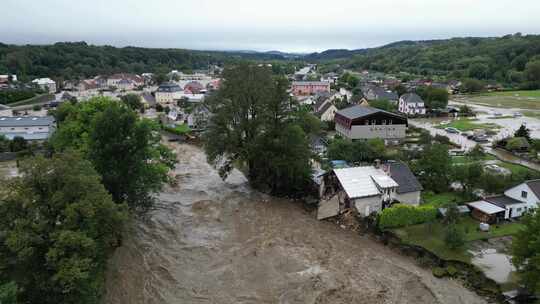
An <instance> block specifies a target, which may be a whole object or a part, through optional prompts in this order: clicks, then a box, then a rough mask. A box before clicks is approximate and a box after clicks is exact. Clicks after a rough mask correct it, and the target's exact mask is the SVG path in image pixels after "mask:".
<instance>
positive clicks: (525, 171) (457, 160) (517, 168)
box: [452, 154, 538, 176]
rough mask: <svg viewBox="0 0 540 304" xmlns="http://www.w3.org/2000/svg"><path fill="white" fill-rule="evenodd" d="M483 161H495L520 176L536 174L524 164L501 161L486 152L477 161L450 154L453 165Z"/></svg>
mask: <svg viewBox="0 0 540 304" xmlns="http://www.w3.org/2000/svg"><path fill="white" fill-rule="evenodd" d="M485 161H495V162H494V163H495V164H496V165H498V166H501V167H503V168H506V169H508V170H510V171H511V172H512V174H514V175H520V176H525V175H529V176H536V175H537V174H538V172H537V171H535V170H532V169H529V168H527V167H525V166H521V165H516V164H512V163H508V162H503V161H501V160H498V159H497V158H496V157H495V156H493V155H491V154H486V156H484V157H483V158H482V159H480V160H478V161H473V160H472V159H470V158H468V157H465V156H452V163H453V164H454V165H465V164H472V163H475V162H485Z"/></svg>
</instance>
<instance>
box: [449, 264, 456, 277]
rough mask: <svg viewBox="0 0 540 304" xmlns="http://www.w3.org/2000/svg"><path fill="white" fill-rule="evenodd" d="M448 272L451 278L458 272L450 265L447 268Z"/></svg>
mask: <svg viewBox="0 0 540 304" xmlns="http://www.w3.org/2000/svg"><path fill="white" fill-rule="evenodd" d="M446 272H447V273H448V275H449V276H451V277H453V276H455V275H456V274H457V272H458V270H457V268H456V267H454V266H452V265H450V266H448V267H446Z"/></svg>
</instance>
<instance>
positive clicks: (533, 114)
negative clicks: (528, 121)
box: [523, 111, 540, 118]
mask: <svg viewBox="0 0 540 304" xmlns="http://www.w3.org/2000/svg"><path fill="white" fill-rule="evenodd" d="M523 115H525V116H526V117H532V118H540V112H537V111H523Z"/></svg>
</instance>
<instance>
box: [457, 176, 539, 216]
mask: <svg viewBox="0 0 540 304" xmlns="http://www.w3.org/2000/svg"><path fill="white" fill-rule="evenodd" d="M539 204H540V179H537V180H530V181H526V182H524V183H521V184H519V185H517V186H514V187H512V188H510V189H508V190H506V191H505V192H504V194H503V195H499V196H493V197H485V198H483V199H482V200H480V201H477V202H474V203H469V204H468V205H469V207H471V208H472V209H473V216H474V217H476V218H477V219H479V220H483V221H486V222H497V221H498V220H503V219H512V218H517V217H520V216H522V215H523V214H524V213H525V212H527V211H528V210H532V209H536V208H538V205H539ZM493 206H495V207H493ZM475 211H476V212H475ZM488 211H489V212H488Z"/></svg>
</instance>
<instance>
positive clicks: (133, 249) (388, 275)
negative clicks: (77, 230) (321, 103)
mask: <svg viewBox="0 0 540 304" xmlns="http://www.w3.org/2000/svg"><path fill="white" fill-rule="evenodd" d="M174 147H175V149H176V150H177V153H178V157H179V164H178V165H177V167H176V170H175V174H176V175H177V176H178V178H177V180H178V186H175V187H169V188H167V189H165V190H164V192H163V193H161V194H160V196H159V203H158V204H157V206H156V208H155V210H153V211H152V212H150V214H148V216H147V217H146V218H144V219H138V220H134V222H133V223H132V228H131V229H130V231H128V232H127V233H126V238H125V240H124V243H123V245H122V247H120V248H119V249H118V250H117V251H116V252H115V254H114V256H113V257H112V259H111V261H110V265H109V268H108V273H107V277H106V279H107V284H106V295H105V303H108V304H112V303H118V304H120V303H122V304H123V303H131V304H137V303H145V304H147V303H148V304H150V303H283V304H286V303H334V304H340V303H452V304H455V303H485V302H484V300H483V299H481V298H480V297H478V296H477V295H475V294H474V293H473V292H471V291H469V290H467V289H465V288H464V287H462V286H461V285H460V283H459V282H456V281H452V280H447V279H437V278H435V277H433V275H432V274H431V272H430V271H429V270H426V269H422V268H420V267H418V266H416V264H415V262H414V260H412V259H410V258H408V257H405V256H401V255H399V254H398V253H396V252H394V251H392V250H391V249H389V248H387V247H385V246H383V245H382V244H380V243H379V242H377V241H375V240H373V239H371V238H370V237H369V236H366V235H364V236H362V235H359V234H358V233H355V232H350V231H346V230H343V229H341V228H339V226H336V225H335V224H333V223H330V222H320V221H317V220H316V219H315V216H314V215H313V214H311V213H310V212H308V211H306V210H305V209H304V208H302V206H301V205H300V204H296V203H292V202H290V201H287V200H281V199H275V198H272V197H269V196H266V195H262V194H260V193H258V192H256V191H254V190H252V189H250V188H249V186H248V185H247V184H246V180H245V178H244V177H243V176H242V175H241V174H240V173H239V172H237V171H235V172H233V174H232V176H231V177H229V179H228V180H227V181H226V182H223V181H222V180H221V179H220V178H219V176H218V175H217V173H216V172H215V170H214V169H212V168H211V167H210V166H209V165H208V164H207V163H206V158H205V155H204V153H203V152H202V151H201V150H200V149H199V148H197V147H194V146H190V145H183V144H180V145H175V146H174Z"/></svg>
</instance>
